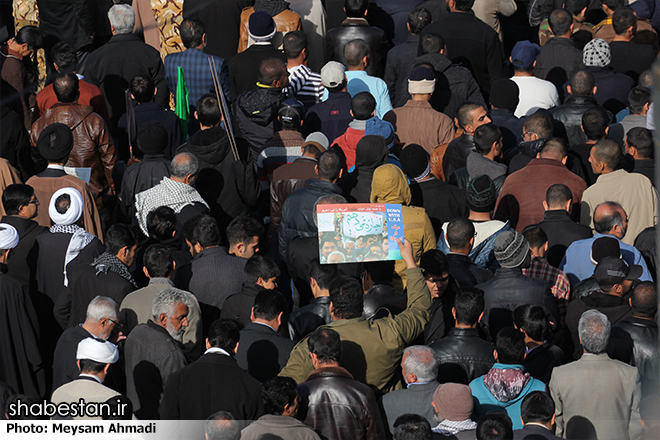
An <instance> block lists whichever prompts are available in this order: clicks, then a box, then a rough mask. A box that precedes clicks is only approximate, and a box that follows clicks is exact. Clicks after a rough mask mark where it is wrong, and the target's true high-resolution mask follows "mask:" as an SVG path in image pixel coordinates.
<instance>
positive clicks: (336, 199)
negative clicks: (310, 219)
mask: <svg viewBox="0 0 660 440" xmlns="http://www.w3.org/2000/svg"><path fill="white" fill-rule="evenodd" d="M343 203H348V201H347V200H346V199H345V198H344V197H343V196H340V195H339V194H326V195H324V196H321V197H319V198H318V199H316V202H314V224H315V225H316V226H318V225H319V221H318V219H317V218H316V214H317V213H316V207H317V206H318V205H341V204H343Z"/></svg>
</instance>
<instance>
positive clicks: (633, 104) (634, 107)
mask: <svg viewBox="0 0 660 440" xmlns="http://www.w3.org/2000/svg"><path fill="white" fill-rule="evenodd" d="M650 105H651V90H649V89H647V88H646V87H639V86H637V87H633V88H632V89H631V90H630V93H628V109H629V110H630V114H631V115H646V114H648V112H649V106H650Z"/></svg>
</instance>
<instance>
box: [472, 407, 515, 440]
mask: <svg viewBox="0 0 660 440" xmlns="http://www.w3.org/2000/svg"><path fill="white" fill-rule="evenodd" d="M512 438H513V423H511V419H510V418H509V416H508V415H507V414H506V413H505V412H503V411H488V412H487V413H486V414H484V415H483V416H481V418H480V419H479V423H477V440H509V439H512Z"/></svg>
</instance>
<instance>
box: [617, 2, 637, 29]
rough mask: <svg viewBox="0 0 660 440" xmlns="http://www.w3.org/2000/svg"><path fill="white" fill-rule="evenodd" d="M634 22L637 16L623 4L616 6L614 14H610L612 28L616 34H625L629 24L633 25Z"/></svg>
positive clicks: (635, 22)
mask: <svg viewBox="0 0 660 440" xmlns="http://www.w3.org/2000/svg"><path fill="white" fill-rule="evenodd" d="M636 24H637V17H636V16H635V13H634V12H633V11H632V9H630V8H626V7H625V6H624V7H622V8H617V9H616V10H615V11H614V14H612V28H613V29H614V33H615V34H617V35H623V34H625V33H626V31H627V30H628V29H630V26H635V25H636Z"/></svg>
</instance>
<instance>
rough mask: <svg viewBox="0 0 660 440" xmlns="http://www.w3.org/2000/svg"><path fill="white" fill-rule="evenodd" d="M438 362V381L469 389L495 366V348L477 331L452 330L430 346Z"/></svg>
mask: <svg viewBox="0 0 660 440" xmlns="http://www.w3.org/2000/svg"><path fill="white" fill-rule="evenodd" d="M431 348H432V349H433V351H435V356H436V359H438V364H439V366H440V367H439V368H438V381H439V382H441V383H447V382H454V383H462V384H465V385H468V384H469V383H470V382H471V381H472V380H474V379H476V378H477V377H479V376H483V375H484V374H486V373H487V372H488V370H490V368H491V367H492V366H493V364H494V363H495V358H494V357H493V352H494V351H495V347H494V346H493V344H491V343H490V342H487V341H484V340H483V339H481V338H480V337H479V330H477V329H476V328H452V329H451V330H450V331H449V334H448V335H447V336H445V337H444V338H442V339H440V340H438V341H435V342H434V343H433V344H431Z"/></svg>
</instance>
